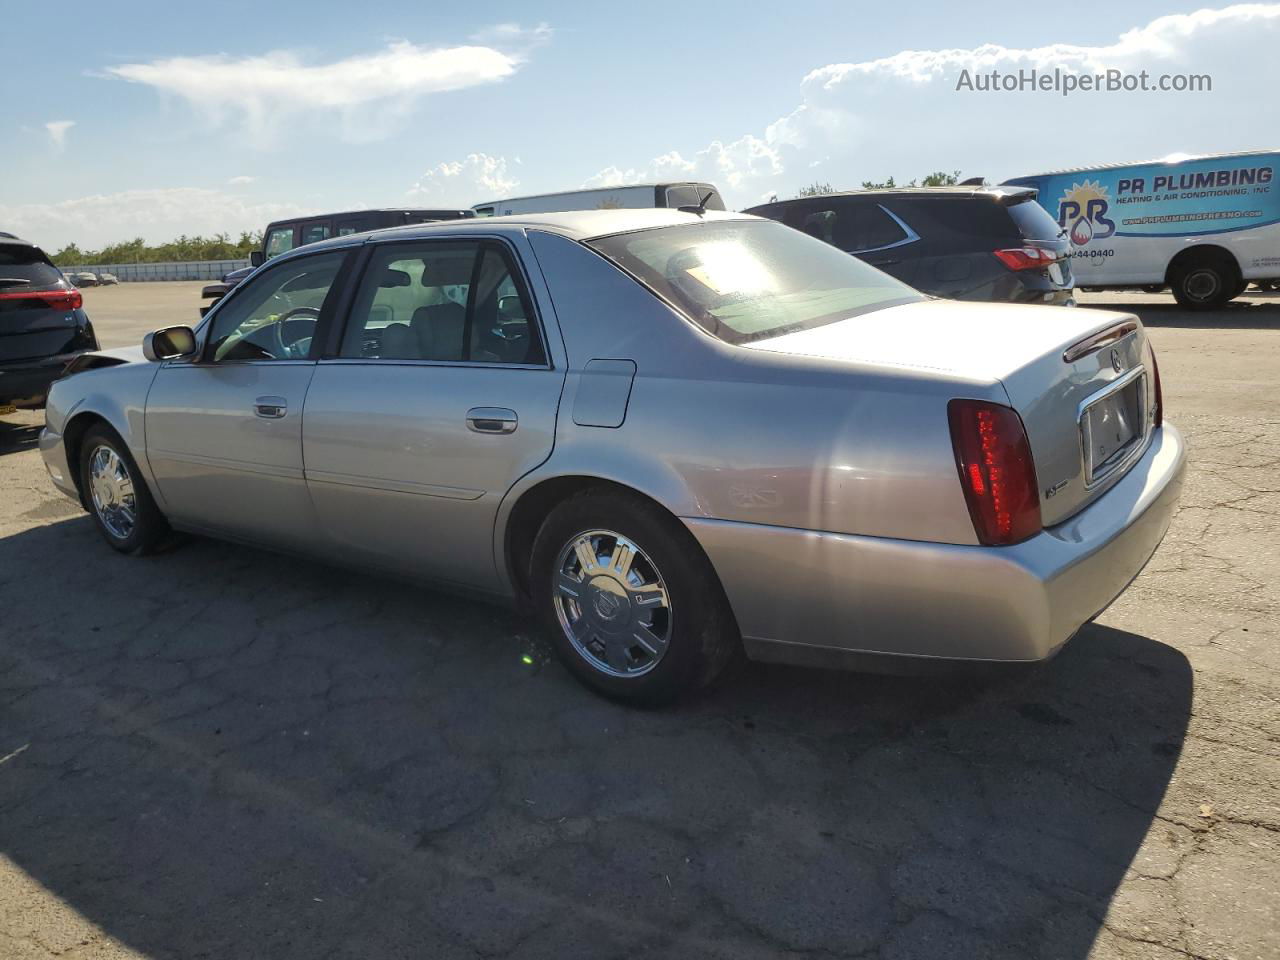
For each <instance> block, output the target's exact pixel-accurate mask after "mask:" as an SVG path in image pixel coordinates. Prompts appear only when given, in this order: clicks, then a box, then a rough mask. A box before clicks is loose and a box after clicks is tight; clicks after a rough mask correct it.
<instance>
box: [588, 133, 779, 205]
mask: <svg viewBox="0 0 1280 960" xmlns="http://www.w3.org/2000/svg"><path fill="white" fill-rule="evenodd" d="M782 172H783V164H782V160H781V158H780V157H779V155H778V150H777V147H776V145H775V144H773V143H770V142H769V141H768V140H767V139H760V138H759V137H754V136H752V135H751V134H747V135H746V136H744V137H739V138H738V139H737V140H734V141H733V142H732V143H728V144H725V143H721V142H720V141H719V140H713V141H712V142H711V144H710V145H708V146H707V147H704V148H703V149H701V150H699V151H698V152H697V153H695V154H694V155H693V156H692V157H690V158H688V159H686V158H685V157H684V156H682V155H681V154H680V153H679V151H676V150H672V151H670V152H668V153H664V154H663V155H662V156H660V157H654V158H653V159H652V160H650V161H649V162H648V163H647V164H645V165H644V166H642V167H639V168H635V167H628V168H627V169H626V170H620V169H619V168H618V167H616V166H609V167H605V168H604V169H603V170H601V171H600V172H599V173H597V174H595V175H594V176H591V177H588V178H587V179H586V180H584V181H583V182H582V186H583V187H584V188H590V187H616V186H620V185H622V184H626V183H644V182H649V181H666V180H709V181H711V182H712V183H714V184H716V186H718V187H720V188H721V189H723V190H725V191H726V192H728V191H731V190H735V191H736V190H742V189H747V188H749V185H750V184H752V183H754V182H757V181H760V180H764V179H768V178H771V177H776V176H778V175H779V174H781V173H782Z"/></svg>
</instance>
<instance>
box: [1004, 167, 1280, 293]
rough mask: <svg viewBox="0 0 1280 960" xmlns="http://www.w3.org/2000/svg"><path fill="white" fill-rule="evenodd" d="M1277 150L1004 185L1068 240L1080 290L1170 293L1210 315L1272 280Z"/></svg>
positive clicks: (1278, 218)
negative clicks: (1030, 196)
mask: <svg viewBox="0 0 1280 960" xmlns="http://www.w3.org/2000/svg"><path fill="white" fill-rule="evenodd" d="M1278 172H1280V152H1275V151H1271V152H1257V153H1231V154H1219V155H1216V156H1202V157H1189V158H1185V159H1177V160H1168V161H1155V162H1151V163H1138V164H1113V165H1110V166H1103V167H1081V168H1079V169H1076V170H1059V171H1056V172H1053V173H1042V174H1037V175H1035V176H1029V177H1014V178H1013V179H1011V180H1006V181H1005V182H1006V183H1008V184H1015V185H1018V186H1028V187H1035V188H1036V190H1037V191H1039V193H1038V197H1037V199H1038V200H1039V202H1040V205H1041V206H1043V207H1044V208H1045V209H1046V210H1048V211H1049V213H1050V214H1051V215H1052V216H1053V217H1054V218H1055V219H1056V220H1057V221H1058V223H1059V225H1060V226H1061V227H1062V228H1063V230H1064V231H1066V234H1067V236H1068V237H1069V238H1070V239H1071V250H1072V267H1073V271H1074V273H1075V277H1076V283H1078V284H1079V285H1080V286H1082V287H1086V288H1088V287H1095V288H1116V287H1144V288H1148V289H1152V290H1156V289H1163V288H1165V287H1169V288H1171V289H1172V291H1173V295H1174V297H1176V298H1177V301H1178V303H1180V304H1181V305H1182V306H1184V307H1189V308H1191V309H1198V310H1209V309H1213V308H1215V307H1220V306H1222V304H1224V303H1226V302H1227V301H1228V300H1230V299H1232V298H1233V297H1236V296H1239V295H1240V294H1241V293H1242V292H1243V291H1244V289H1245V287H1246V286H1248V284H1249V283H1250V282H1251V281H1257V282H1260V283H1263V284H1265V283H1267V282H1269V281H1275V280H1276V279H1277V278H1280V193H1278V192H1277V186H1278V184H1277V179H1276V174H1277V173H1278Z"/></svg>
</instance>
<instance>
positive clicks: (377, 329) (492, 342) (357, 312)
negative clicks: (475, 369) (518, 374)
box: [340, 241, 546, 365]
mask: <svg viewBox="0 0 1280 960" xmlns="http://www.w3.org/2000/svg"><path fill="white" fill-rule="evenodd" d="M340 356H342V357H345V358H348V359H366V360H438V361H447V362H455V363H514V364H535V365H541V364H544V363H545V362H546V354H545V352H544V351H543V347H542V341H541V338H540V337H539V335H538V326H537V323H536V321H535V319H534V314H533V311H532V309H531V306H530V303H529V297H528V294H527V292H526V291H525V290H524V289H523V285H522V284H521V283H520V282H519V279H518V274H517V272H516V271H515V268H514V263H513V261H512V260H511V259H510V254H509V253H507V252H506V251H505V250H504V249H503V248H502V247H501V246H500V245H498V244H496V243H491V242H474V241H436V242H423V243H398V244H386V245H383V246H380V247H379V248H378V249H377V250H375V251H374V253H373V255H372V256H371V257H370V258H369V263H368V266H367V267H366V268H365V272H364V277H363V279H362V280H361V283H360V289H359V291H358V292H357V293H356V297H355V301H354V303H353V304H352V308H351V317H350V320H349V321H348V323H347V329H346V332H345V334H344V336H343V342H342V350H341V353H340Z"/></svg>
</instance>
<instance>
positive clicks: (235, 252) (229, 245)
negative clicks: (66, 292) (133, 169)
mask: <svg viewBox="0 0 1280 960" xmlns="http://www.w3.org/2000/svg"><path fill="white" fill-rule="evenodd" d="M261 247H262V232H261V231H258V232H256V233H250V232H248V231H244V232H242V233H241V234H240V237H239V239H238V240H232V239H231V235H230V234H228V233H219V234H215V235H214V236H212V237H188V236H181V237H179V238H178V239H177V240H171V241H169V242H168V243H162V244H159V245H157V246H154V247H153V246H150V245H148V244H147V242H146V241H145V240H143V239H142V238H141V237H135V238H134V239H132V240H126V241H124V242H121V243H112V244H108V245H107V246H105V247H103V248H102V249H101V250H82V249H80V247H79V246H78V245H77V244H75V243H69V244H67V245H66V246H65V247H63V248H62V249H61V250H59V251H58V252H57V253H55V254H54V255H53V256H52V257H51V259H52V260H53V262H54V263H56V264H57V265H58V266H60V267H73V266H79V265H81V264H91V263H182V262H189V261H192V260H246V259H248V257H249V252H250V251H251V250H257V249H260V248H261Z"/></svg>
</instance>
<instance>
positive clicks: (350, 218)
mask: <svg viewBox="0 0 1280 960" xmlns="http://www.w3.org/2000/svg"><path fill="white" fill-rule="evenodd" d="M474 216H475V214H474V213H472V212H471V211H470V210H423V209H420V208H416V207H414V208H407V207H397V208H394V209H383V210H348V211H347V212H346V213H319V214H312V215H311V216H306V217H291V218H290V219H288V220H275V221H273V222H272V223H269V224H267V229H266V230H265V231H264V232H263V234H262V249H261V250H254V251H252V253H250V255H249V266H247V267H241V268H240V269H239V270H232V271H231V272H230V273H225V274H223V275H222V282H221V283H211V284H209V285H208V286H206V287H204V288H203V289H202V290H201V291H200V296H201V297H203V298H204V299H205V300H212V301H213V302H212V303H210V304H209V305H208V306H207V307H201V308H200V316H202V317H203V316H204V315H205V314H206V313H208V312H209V311H210V310H212V309H213V304H214V303H217V302H218V301H219V300H221V299H222V298H223V297H225V296H226V295H227V294H228V293H230V292H231V290H232V289H233V288H234V287H235V286H236V284H238V283H239V282H240V281H241V280H243V279H244V278H245V277H247V276H248V275H249V274H251V273H253V271H254V270H256V269H258V267H260V266H262V264H264V263H266V262H267V261H268V260H270V259H271V258H272V257H274V256H276V255H278V254H281V253H286V252H288V251H289V250H292V249H293V248H294V247H301V246H304V245H305V244H308V243H316V242H317V241H319V240H327V239H329V237H344V236H346V235H347V234H349V233H364V231H366V230H379V229H381V228H383V227H401V226H404V225H405V224H409V223H433V222H434V221H436V220H465V219H467V218H469V217H474Z"/></svg>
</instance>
